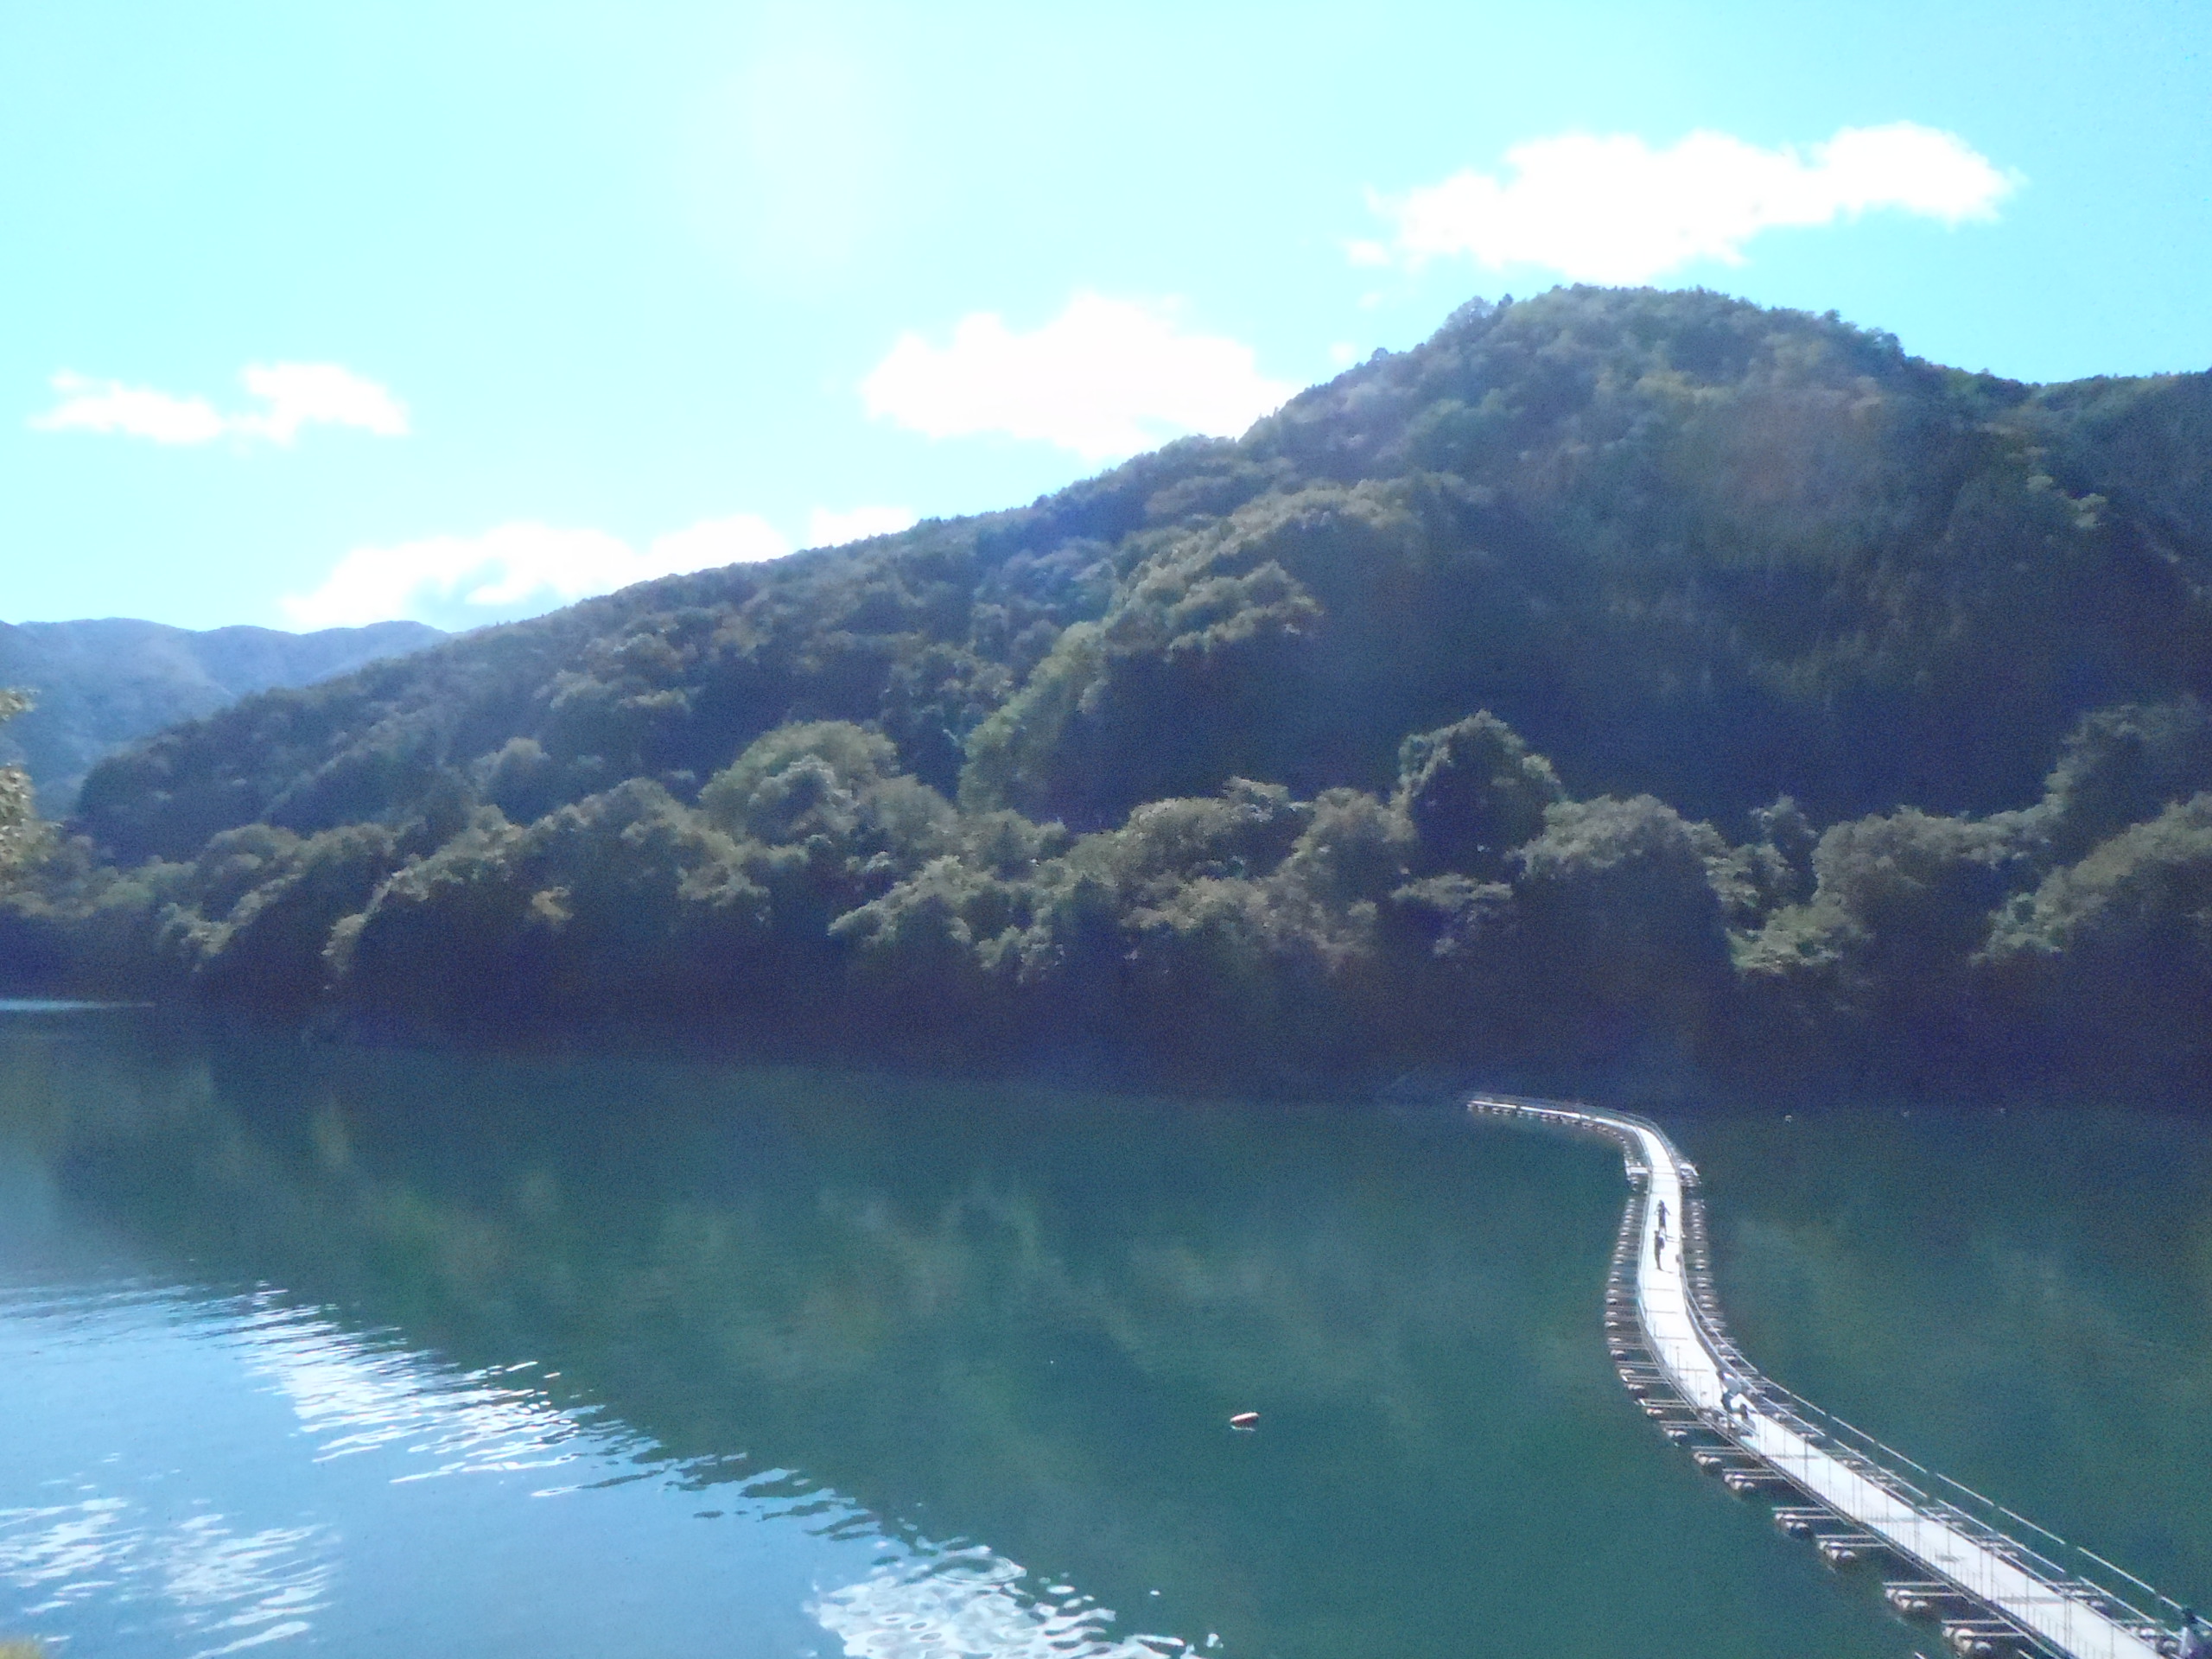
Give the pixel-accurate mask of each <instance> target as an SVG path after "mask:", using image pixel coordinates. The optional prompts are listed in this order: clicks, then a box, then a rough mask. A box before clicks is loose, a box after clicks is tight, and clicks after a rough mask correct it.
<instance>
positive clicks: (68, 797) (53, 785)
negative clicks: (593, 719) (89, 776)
mask: <svg viewBox="0 0 2212 1659" xmlns="http://www.w3.org/2000/svg"><path fill="white" fill-rule="evenodd" d="M443 638H445V635H444V634H443V633H442V632H441V631H440V630H438V629H436V628H432V627H429V626H425V625H423V624H422V623H419V622H378V623H372V624H370V625H369V626H365V627H359V628H328V629H322V630H319V631H317V632H311V633H303V634H302V633H288V632H283V631H281V630H278V629H275V628H259V627H252V626H230V627H221V628H207V629H187V628H175V627H170V626H168V625H166V624H163V623H159V622H146V621H142V620H137V619H135V618H130V617H99V618H84V619H80V620H74V621H67V622H18V623H8V622H0V685H9V686H16V687H19V688H21V689H22V690H27V691H29V693H30V694H31V695H32V696H33V697H34V699H35V706H34V708H33V709H31V711H30V712H29V713H28V714H25V715H21V716H19V717H18V718H17V719H16V721H14V722H13V723H11V724H10V725H9V726H8V727H7V728H4V729H0V764H10V765H20V766H22V767H23V768H24V769H25V770H26V771H27V772H29V774H30V777H31V781H32V783H33V784H34V785H35V786H36V787H37V789H38V791H39V797H40V803H41V807H42V808H43V809H44V810H45V811H46V813H47V815H48V817H66V816H67V814H68V812H69V811H70V810H72V809H73V807H74V804H75V801H76V795H77V790H78V787H79V785H81V783H82V782H83V779H84V777H85V774H86V772H89V771H90V770H91V769H92V766H95V765H97V764H98V763H99V760H101V759H102V758H103V757H104V756H105V755H107V754H109V753H112V752H113V751H114V750H115V749H117V748H118V747H122V746H123V745H124V744H127V743H130V742H132V741H137V739H140V738H144V737H150V736H152V735H153V734H155V733H156V732H158V731H161V730H162V729H164V728H168V727H170V726H173V725H175V724H176V723H177V722H179V721H185V720H192V719H196V718H199V717H200V716H202V715H209V714H212V713H213V712H214V711H215V710H216V709H219V708H222V707H224V706H225V705H226V704H227V703H230V702H235V701H236V700H237V699H238V698H239V697H242V696H251V694H253V693H254V692H257V691H265V690H271V689H273V688H277V687H285V686H294V685H300V684H304V683H308V682H311V681H315V680H319V679H325V678H328V677H331V676H334V675H338V674H344V673H346V672H349V671H352V670H353V669H355V668H358V667H359V666H360V665H361V664H364V663H366V662H370V661H373V660H375V659H377V658H384V657H396V656H400V655H404V653H406V652H410V651H416V650H420V649H421V648H422V647H423V646H424V645H429V644H432V643H433V642H435V641H436V640H438V639H443Z"/></svg>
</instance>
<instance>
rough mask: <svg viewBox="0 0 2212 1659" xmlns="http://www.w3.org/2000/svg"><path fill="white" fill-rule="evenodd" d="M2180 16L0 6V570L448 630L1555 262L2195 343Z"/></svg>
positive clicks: (2191, 167) (1338, 352) (1349, 338)
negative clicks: (0, 243) (393, 618)
mask: <svg viewBox="0 0 2212 1659" xmlns="http://www.w3.org/2000/svg"><path fill="white" fill-rule="evenodd" d="M2208 112H2212V7H2208V6H2206V5H2204V4H2202V0H2193V3H2172V0H2125V3H2105V4H2100V5H2097V6H2094V7H2092V6H2086V5H2079V4H2076V5H2070V6H2060V5H2051V4H2038V3H2023V0H2011V3H2005V4H2002V5H1997V4H1969V3H1960V4H1951V5H1929V4H1927V3H1924V0H1923V3H1916V4H1910V5H1904V4H1898V5H1886V4H1885V5H1875V4H1850V3H1837V4H1828V5H1824V6H1821V7H1809V6H1808V7H1799V8H1789V7H1776V6H1773V5H1771V4H1762V5H1758V6H1753V5H1748V4H1743V5H1738V4H1706V5H1679V6H1675V7H1673V8H1661V7H1653V6H1650V5H1648V4H1643V5H1629V4H1618V5H1614V4H1573V3H1562V4H1554V5H1550V6H1530V5H1528V4H1525V3H1523V4H1521V5H1516V6H1513V7H1503V6H1497V7H1493V6H1486V5H1483V4H1479V3H1459V4H1455V5H1449V6H1427V5H1414V4H1396V5H1394V4H1389V3H1376V0H1363V3H1362V4H1360V5H1358V6H1357V7H1355V6H1351V5H1348V4H1341V3H1339V4H1336V5H1329V6H1318V5H1316V6H1303V5H1298V4H1285V3H1276V4H1271V5H1267V6H1236V5H1217V6H1204V5H1197V4H1190V3H1182V4H1176V5H1159V6H1147V5H1143V4H1117V5H1115V6H1112V7H1109V8H1095V9H1088V10H1086V9H1083V8H1078V7H1074V6H1060V7H1052V8H1044V7H1036V6H1012V5H993V4H978V3H966V0H937V3H932V4H931V5H928V6H921V5H913V6H906V7H891V6H868V5H846V4H841V3H838V0H818V3H811V4H807V5H804V6H783V5H766V6H742V5H727V4H726V5H714V6H707V5H687V4H670V3H652V0H632V3H627V4H625V5H622V6H620V7H616V6H613V5H595V6H582V5H563V4H560V3H557V0H536V3H532V4H529V5H521V4H512V5H510V4H494V3H470V0H439V3H437V4H435V5H432V4H419V5H418V4H408V3H389V4H385V5H381V6H378V7H376V8H364V7H351V6H348V7H340V6H335V5H317V4H313V3H302V0H283V3H265V4H264V3H229V4H226V3H201V4H190V3H184V4H177V5H170V6H162V7H150V6H146V5H143V4H137V3H129V4H125V3H110V0H72V3H70V4H67V5H47V4H41V3H34V0H0V145H4V154H5V157H6V163H5V165H4V167H0V225H4V226H5V234H6V245H5V248H6V257H5V258H4V259H3V260H0V307H4V315H5V316H6V318H7V320H8V321H7V326H6V327H4V328H0V388H4V392H5V403H6V407H5V409H4V410H0V577H4V580H0V619H3V620H10V621H25V620H52V619H59V618H65V617H73V616H86V615H134V616H145V617H151V618H154V619H156V620H162V621H167V622H174V623H177V624H180V625H183V626H194V627H205V626H219V625H221V624H224V623H230V622H254V623H262V624H266V625H270V626H310V625H316V624H323V623H332V622H350V621H361V620H372V617H374V616H378V615H392V614H411V615H416V616H420V617H422V618H423V620H430V621H435V622H438V623H441V624H442V625H445V626H467V625H469V624H471V623H474V622H475V621H480V620H492V619H493V618H495V617H499V616H505V615H513V614H521V613H528V612H530V611H531V610H535V609H543V608H545V607H548V606H550V605H552V604H555V603H558V602H561V601H563V598H565V597H568V596H571V595H574V594H579V593H582V592H586V591H594V590H597V589H600V588H605V587H607V586H612V585H614V584H616V583H618V582H622V581H626V580H632V579H635V578H636V577H638V576H640V575H648V574H653V573H655V572H657V571H658V570H662V569H673V568H679V567H686V566H696V565H697V564H700V563H722V562H725V561H726V560H728V559H730V558H734V557H757V556H764V555H769V554H772V553H774V552H776V551H778V550H780V549H783V548H785V547H789V546H797V545H802V544H808V543H812V542H815V541H819V540H823V539H837V538H842V537H845V536H849V535H850V534H853V533H857V532H861V531H867V530H869V529H871V528H875V527H880V526H884V525H889V524H897V523H899V522H901V521H902V520H903V518H905V517H906V516H910V515H912V514H915V513H921V514H950V513H958V512H972V511H976V510H981V509H985V508H989V507H994V506H1001V505H1009V504H1011V503H1014V502H1017V501H1022V500H1027V499H1029V498H1031V497H1033V496H1034V495H1036V494H1038V493H1041V492H1044V491H1046V490H1048V489H1052V488H1054V487H1056V486H1059V485H1061V484H1064V483H1066V482H1068V481H1070V480H1072V479H1075V478H1078V477H1081V476H1084V475H1085V474H1088V473H1090V472H1093V471H1096V469H1097V468H1098V467H1100V466H1101V465H1103V464H1104V463H1105V462H1106V461H1109V460H1111V459H1113V458H1115V457H1116V456H1117V455H1118V454H1122V453H1126V452H1127V451H1128V449H1129V448H1133V447H1136V446H1138V445H1140V444H1143V443H1147V442H1154V441H1156V440H1158V439H1159V438H1161V437H1164V436H1166V435H1171V434H1173V432H1176V431H1179V430H1188V429H1224V430H1233V429H1236V428H1237V427H1239V426H1241V424H1242V423H1243V422H1244V421H1246V420H1248V419H1249V418H1250V416H1252V415H1253V414H1255V413H1256V412H1258V411H1259V410H1262V409H1264V408H1265V407H1266V406H1267V405H1268V403H1269V402H1270V401H1271V400H1272V399H1274V398H1276V397H1280V396H1281V395H1283V393H1284V392H1285V391H1286V390H1287V389H1289V388H1294V387H1296V386H1300V385H1306V384H1308V383H1310V382H1312V381H1314V380H1317V379H1321V378H1326V377H1327V376H1328V375H1330V374H1332V373H1333V372H1336V370H1337V368H1338V366H1340V365H1341V364H1342V363H1343V362H1344V361H1346V360H1349V359H1351V358H1353V357H1363V356H1365V355H1366V354H1367V353H1369V352H1370V351H1372V350H1373V349H1374V348H1376V346H1389V347H1391V348H1394V349H1395V348H1401V347H1403V346H1408V345H1410V344H1412V343H1413V342H1414V341H1416V340H1420V339H1421V338H1422V337H1423V336H1424V335H1426V334H1427V333H1428V332H1429V331H1430V330H1432V329H1433V327H1435V325H1436V324H1437V323H1438V322H1439V321H1440V320H1441V319H1442V318H1443V316H1444V315H1446V313H1447V312H1449V311H1450V310H1451V309H1452V307H1453V306H1455V305H1456V304H1458V303H1459V302H1461V301H1462V300H1464V299H1465V298H1466V297H1468V296H1471V295H1473V294H1478V293H1479V294H1484V295H1489V296H1496V295H1497V294H1499V293H1501V292H1506V291H1511V292H1517V293H1522V294H1527V293H1530V292H1533V291H1535V290H1537V289H1541V288H1544V287H1547V286H1549V285H1550V284H1551V283H1554V282H1556V281H1559V280H1561V278H1562V277H1563V276H1567V277H1572V276H1578V275H1579V276H1589V277H1601V278H1611V279H1621V280H1649V281H1652V282H1656V283H1661V284H1664V285H1670V286H1674V285H1689V284H1694V283H1702V284H1705V285H1707V286H1711V287H1714V288H1718V289H1724V290H1726V291H1728V292H1732V293H1736V294H1741V295H1744V296H1748V297H1750V298H1752V299H1756V300H1758V301H1760V302H1766V303H1773V304H1785V305H1794V306H1802V307H1806V308H1812V309H1815V310H1823V311H1824V310H1827V309H1830V308H1834V309H1836V310H1839V311H1840V312H1841V313H1842V314H1843V315H1845V316H1847V317H1848V318H1850V319H1852V320H1853V321H1859V322H1862V323H1866V324H1868V325H1871V326H1874V327H1884V328H1887V329H1890V330H1891V331H1893V332H1895V333H1896V334H1898V335H1899V336H1900V337H1901V338H1902V339H1903V340H1904V343H1905V345H1906V346H1907V347H1908V348H1909V349H1910V350H1913V351H1916V352H1918V353H1923V355H1926V356H1929V357H1931V358H1935V359H1939V360H1942V361H1945V362H1950V363H1956V364H1960V365H1965V366H1967V367H1973V368H1989V369H1993V370H1995V371H1997V372H2001V373H2005V374H2011V375H2015V376H2018V377H2021V378H2031V379H2052V378H2070V377H2074V376H2077V375H2084V374H2091V373H2098V372H2117V373H2132V372H2152V371H2159V370H2175V369H2202V368H2205V367H2207V366H2212V305H2208V304H2207V303H2206V302H2205V293H2206V286H2207V284H2206V278H2205V275H2204V273H2205V272H2207V271H2208V270H2212V118H2209V117H2208Z"/></svg>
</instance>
